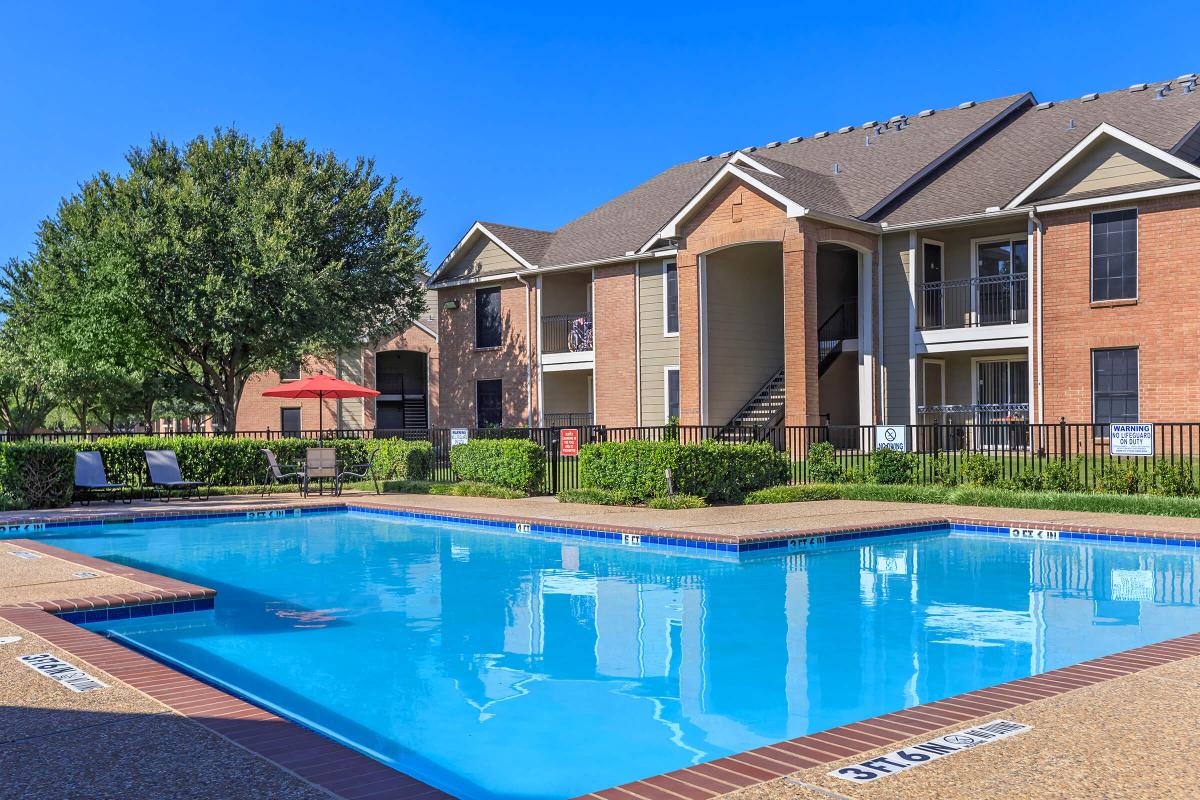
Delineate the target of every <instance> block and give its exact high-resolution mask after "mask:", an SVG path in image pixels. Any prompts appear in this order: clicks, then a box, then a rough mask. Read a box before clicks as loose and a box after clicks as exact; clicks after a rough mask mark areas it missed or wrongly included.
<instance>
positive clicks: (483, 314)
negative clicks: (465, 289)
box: [475, 286, 502, 347]
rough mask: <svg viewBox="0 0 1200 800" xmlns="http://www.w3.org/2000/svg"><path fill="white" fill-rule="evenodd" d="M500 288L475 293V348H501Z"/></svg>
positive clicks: (494, 287)
mask: <svg viewBox="0 0 1200 800" xmlns="http://www.w3.org/2000/svg"><path fill="white" fill-rule="evenodd" d="M501 337H502V330H501V325H500V287H499V286H492V287H490V288H487V289H479V290H478V291H476V292H475V346H476V347H499V346H500V340H501Z"/></svg>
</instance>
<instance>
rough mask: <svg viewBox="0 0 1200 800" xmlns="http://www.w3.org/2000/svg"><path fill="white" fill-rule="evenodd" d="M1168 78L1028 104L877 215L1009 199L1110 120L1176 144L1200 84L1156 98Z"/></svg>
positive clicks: (966, 210)
mask: <svg viewBox="0 0 1200 800" xmlns="http://www.w3.org/2000/svg"><path fill="white" fill-rule="evenodd" d="M1161 85H1162V84H1161V82H1160V83H1158V84H1151V85H1150V88H1149V89H1146V90H1145V91H1141V92H1130V91H1129V90H1127V89H1122V90H1120V91H1116V92H1107V93H1105V94H1101V95H1099V96H1098V97H1097V98H1096V99H1095V100H1089V101H1083V100H1067V101H1065V102H1059V103H1055V104H1054V105H1053V106H1051V107H1050V108H1046V109H1032V110H1030V111H1026V112H1025V113H1023V114H1021V115H1020V116H1019V117H1017V118H1016V119H1014V120H1013V121H1012V122H1011V123H1009V124H1007V125H1005V126H1004V127H1003V129H1001V130H999V131H998V132H996V133H995V134H993V135H992V136H990V137H989V138H988V139H987V140H986V141H985V142H983V143H982V144H980V145H977V146H975V147H973V148H969V150H968V152H966V153H965V154H964V155H962V156H961V157H959V158H957V159H956V160H955V162H954V163H953V164H952V165H950V166H949V167H948V168H947V169H945V170H943V171H941V172H939V173H938V174H937V175H936V176H934V177H933V178H932V179H931V180H928V181H926V182H925V183H924V184H923V185H921V186H920V187H919V189H918V191H916V192H913V193H910V194H909V195H908V196H907V197H905V198H903V199H902V200H901V201H900V202H898V203H896V204H894V205H893V206H892V207H891V208H889V209H885V210H884V212H883V213H882V214H879V215H876V216H875V217H874V218H873V219H872V221H878V220H881V219H882V220H887V221H888V222H889V223H893V224H899V223H906V222H918V221H921V220H934V219H945V218H948V217H956V216H961V215H964V214H974V213H979V212H983V211H986V210H987V209H988V208H990V207H993V206H999V207H1004V206H1005V205H1007V204H1008V203H1009V202H1010V201H1011V200H1012V199H1013V198H1014V197H1016V196H1017V195H1018V194H1020V193H1021V191H1022V190H1023V189H1024V188H1025V187H1026V186H1028V185H1029V184H1031V183H1033V182H1034V181H1035V180H1036V179H1037V178H1038V176H1039V175H1041V174H1042V173H1043V172H1045V171H1046V170H1048V169H1049V168H1050V167H1052V166H1053V165H1054V162H1056V161H1058V160H1059V159H1060V158H1062V157H1063V156H1064V155H1065V154H1066V153H1067V151H1069V150H1070V149H1071V148H1072V147H1074V146H1075V145H1076V144H1078V143H1079V142H1080V140H1082V139H1083V138H1084V137H1085V136H1087V135H1088V134H1089V133H1091V132H1092V131H1093V130H1095V128H1096V127H1097V126H1098V125H1100V124H1101V123H1103V122H1107V123H1108V124H1110V125H1112V126H1114V127H1116V128H1120V129H1121V130H1123V131H1125V132H1126V133H1129V134H1132V135H1133V136H1136V137H1138V138H1139V139H1142V140H1144V141H1146V142H1149V143H1150V144H1152V145H1154V146H1155V147H1159V148H1162V149H1163V150H1170V149H1171V148H1172V147H1174V146H1175V145H1176V144H1178V143H1179V141H1180V140H1181V139H1182V138H1183V137H1184V136H1185V135H1187V134H1188V133H1189V132H1190V131H1191V130H1192V129H1193V128H1194V127H1195V125H1196V123H1197V122H1198V121H1200V91H1195V92H1192V93H1190V94H1186V93H1184V92H1183V91H1182V90H1176V91H1174V92H1172V93H1169V94H1168V95H1167V96H1166V97H1165V98H1163V99H1157V98H1156V96H1155V95H1156V91H1155V90H1156V89H1157V87H1158V86H1161ZM1071 121H1074V127H1073V128H1072V127H1069V124H1070V122H1071Z"/></svg>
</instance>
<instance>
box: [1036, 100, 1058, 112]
mask: <svg viewBox="0 0 1200 800" xmlns="http://www.w3.org/2000/svg"><path fill="white" fill-rule="evenodd" d="M1053 107H1054V101H1053V100H1047V101H1046V102H1044V103H1038V104H1037V105H1036V106H1034V109H1036V110H1037V111H1045V110H1046V109H1047V108H1053Z"/></svg>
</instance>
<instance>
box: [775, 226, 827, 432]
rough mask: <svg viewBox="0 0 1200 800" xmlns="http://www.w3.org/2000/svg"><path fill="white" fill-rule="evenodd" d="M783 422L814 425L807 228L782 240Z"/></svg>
mask: <svg viewBox="0 0 1200 800" xmlns="http://www.w3.org/2000/svg"><path fill="white" fill-rule="evenodd" d="M783 338H784V359H783V365H784V373H785V375H784V393H785V398H786V399H785V401H784V402H785V420H784V421H785V423H786V424H788V425H815V424H817V423H818V422H819V417H818V409H819V407H820V406H819V402H818V394H817V243H816V239H815V237H813V236H812V235H811V233H810V232H809V231H808V229H807V228H805V227H804V226H801V227H800V228H799V230H798V231H796V232H789V233H788V235H787V236H786V237H784V240H783Z"/></svg>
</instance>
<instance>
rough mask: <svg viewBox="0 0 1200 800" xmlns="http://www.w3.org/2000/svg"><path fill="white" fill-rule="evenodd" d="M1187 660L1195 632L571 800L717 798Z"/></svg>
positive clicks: (1198, 645) (1199, 642) (1194, 649)
mask: <svg viewBox="0 0 1200 800" xmlns="http://www.w3.org/2000/svg"><path fill="white" fill-rule="evenodd" d="M1194 656H1200V633H1193V634H1189V635H1187V636H1181V637H1179V638H1176V639H1168V640H1166V641H1163V642H1158V643H1156V644H1148V645H1144V646H1142V647H1137V648H1134V649H1132V650H1125V651H1123V652H1120V653H1114V654H1112V655H1108V656H1102V657H1100V658H1094V659H1090V660H1088V661H1082V662H1080V663H1078V664H1072V665H1071V666H1068V667H1062V668H1060V669H1055V670H1050V671H1049V672H1043V673H1040V674H1038V675H1032V676H1030V677H1028V678H1019V679H1017V680H1015V681H1008V682H1007V683H1001V684H997V685H995V686H989V687H987V688H985V689H976V690H974V691H971V692H965V693H963V694H959V695H954V696H953V697H947V698H945V699H943V700H935V701H933V702H931V703H923V704H921V705H917V706H912V707H911V708H906V709H904V710H902V711H893V712H891V713H888V714H881V715H879V716H877V717H870V718H868V719H864V720H859V721H858V722H853V723H850V724H848V725H839V726H838V727H835V728H828V729H826V730H823V731H820V732H818V733H812V734H808V735H807V736H800V737H797V738H795V739H788V740H786V741H782V742H777V743H775V744H772V745H766V746H764V747H757V748H755V749H753V750H747V751H745V752H743V753H737V754H735V755H732V756H725V757H724V758H718V759H716V760H714V761H706V762H705V763H703V764H698V765H696V766H692V767H684V768H683V769H677V770H674V771H672V772H666V773H663V774H661V775H655V776H653V777H650V778H643V779H642V780H637V781H631V782H629V783H626V784H622V785H620V786H615V787H613V788H611V789H605V790H603V791H597V792H592V793H590V794H586V795H581V796H580V798H577V799H576V800H585V799H586V800H706V799H707V798H712V797H719V796H721V795H724V794H728V793H730V792H734V791H737V790H739V789H745V788H748V787H751V786H756V785H759V784H762V783H766V782H768V781H773V780H776V779H778V778H782V777H784V776H786V775H791V774H792V773H795V772H799V771H801V770H805V769H810V768H812V767H819V766H821V765H825V764H833V763H836V762H838V761H842V760H844V759H847V758H851V757H859V756H863V755H865V754H867V753H870V752H872V751H874V750H878V749H879V748H881V747H887V746H894V745H897V744H899V743H901V742H905V741H908V740H909V739H911V738H913V737H915V736H921V735H922V734H928V733H931V732H932V731H936V730H940V729H942V728H946V727H950V726H957V725H962V726H966V727H969V726H970V725H971V724H973V721H974V720H978V719H981V718H984V717H988V716H991V715H993V714H997V713H1000V712H1003V711H1010V710H1012V709H1014V708H1017V707H1019V706H1023V705H1026V704H1028V703H1032V702H1034V701H1037V700H1045V699H1048V698H1051V697H1057V696H1058V695H1062V694H1066V693H1067V692H1070V691H1072V690H1075V689H1081V688H1083V687H1085V686H1093V685H1095V684H1098V683H1104V682H1105V681H1110V680H1113V679H1115V678H1121V677H1124V676H1126V675H1132V674H1135V673H1138V672H1141V671H1142V670H1145V669H1149V668H1150V667H1157V666H1161V665H1163V664H1170V663H1173V662H1176V661H1182V660H1183V659H1186V658H1192V657H1194Z"/></svg>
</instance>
